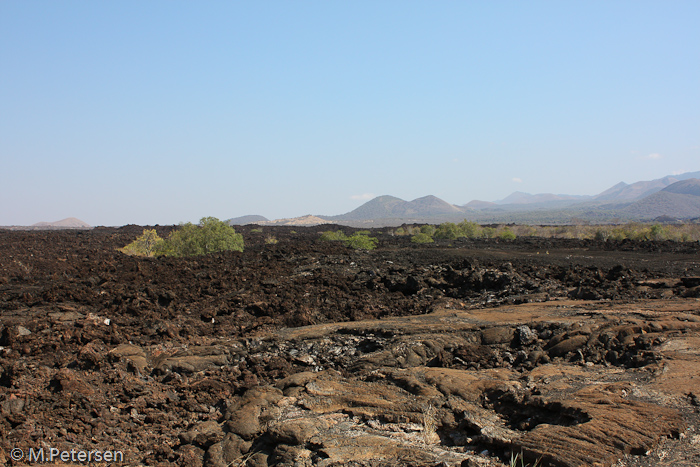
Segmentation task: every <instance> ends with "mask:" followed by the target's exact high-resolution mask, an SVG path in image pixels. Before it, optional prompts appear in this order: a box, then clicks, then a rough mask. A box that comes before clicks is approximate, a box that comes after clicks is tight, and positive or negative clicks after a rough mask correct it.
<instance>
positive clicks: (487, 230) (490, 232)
mask: <svg viewBox="0 0 700 467" xmlns="http://www.w3.org/2000/svg"><path fill="white" fill-rule="evenodd" d="M481 236H482V237H484V238H493V237H495V236H496V229H494V228H493V227H484V228H483V229H481Z"/></svg>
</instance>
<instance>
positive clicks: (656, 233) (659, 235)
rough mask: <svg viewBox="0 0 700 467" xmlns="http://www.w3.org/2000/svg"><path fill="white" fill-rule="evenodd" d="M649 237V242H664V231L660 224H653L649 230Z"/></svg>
mask: <svg viewBox="0 0 700 467" xmlns="http://www.w3.org/2000/svg"><path fill="white" fill-rule="evenodd" d="M649 237H650V239H651V240H664V239H665V238H666V230H665V229H664V228H663V227H662V226H661V224H654V225H652V226H651V228H650V229H649Z"/></svg>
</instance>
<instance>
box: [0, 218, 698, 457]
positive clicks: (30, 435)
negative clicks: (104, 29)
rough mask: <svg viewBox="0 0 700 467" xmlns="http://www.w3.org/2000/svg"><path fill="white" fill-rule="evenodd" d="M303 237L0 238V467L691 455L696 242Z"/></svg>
mask: <svg viewBox="0 0 700 467" xmlns="http://www.w3.org/2000/svg"><path fill="white" fill-rule="evenodd" d="M169 229H170V228H167V227H158V230H159V233H160V234H161V236H164V235H166V234H167V232H168V231H169ZM295 229H296V230H293V229H292V228H286V227H264V228H263V232H256V231H255V230H253V226H249V227H242V228H239V229H238V230H239V231H241V232H242V233H243V234H244V236H245V239H246V251H245V252H243V253H224V254H215V255H210V256H207V257H197V258H186V259H178V258H157V259H154V258H135V257H129V256H125V255H123V254H122V253H120V252H118V251H117V248H119V247H122V246H124V245H126V244H127V243H129V242H130V241H132V240H133V239H134V238H136V237H137V236H138V235H139V234H140V233H141V231H142V228H141V227H137V226H127V227H123V228H120V229H107V228H98V229H93V230H90V231H43V232H38V231H33V232H21V231H2V230H0V365H1V369H0V465H1V464H6V465H26V464H28V463H31V462H28V461H27V458H26V456H25V458H23V459H22V460H19V461H17V460H14V459H13V454H16V451H12V450H13V449H14V448H20V449H22V450H23V453H28V452H29V449H30V448H33V449H35V450H36V449H39V448H41V447H44V448H45V449H46V450H47V452H48V450H49V449H51V448H55V449H60V450H67V451H70V450H71V449H74V450H84V451H90V450H93V451H94V450H101V451H105V450H118V451H121V452H122V453H123V456H124V459H123V462H121V463H120V464H123V465H134V466H136V465H149V466H150V465H179V466H202V465H204V466H272V465H279V466H293V465H298V466H312V465H314V466H315V465H318V466H336V465H337V466H340V465H350V466H353V465H354V466H384V465H386V466H389V465H411V466H438V465H447V466H501V465H508V464H509V460H510V458H511V456H514V455H519V456H523V457H524V458H525V461H526V463H527V465H533V464H535V463H537V465H540V466H589V465H601V466H613V465H614V466H664V465H668V466H671V465H673V466H696V465H699V464H700V413H699V412H700V407H699V406H700V301H699V298H700V245H699V244H698V243H690V244H677V243H671V242H646V243H635V242H623V243H612V242H611V243H598V242H593V241H579V240H553V239H547V240H542V239H536V238H521V239H518V240H516V241H515V242H499V241H498V240H479V241H468V240H459V241H452V242H446V241H443V242H438V243H436V244H430V245H421V246H418V245H413V244H411V243H410V241H409V239H408V238H407V237H392V236H389V235H386V234H382V233H381V232H379V231H377V232H376V233H374V234H375V235H377V236H378V237H379V239H380V244H379V248H378V249H377V250H374V251H372V252H361V251H353V250H349V249H347V248H346V247H344V246H343V245H341V244H337V243H324V242H320V241H319V240H318V237H319V233H320V232H321V231H322V230H325V228H324V227H307V228H303V227H296V228H295ZM346 230H348V231H349V230H350V229H346ZM271 236H274V237H275V239H276V240H278V242H277V243H276V244H268V243H266V239H267V240H268V241H269V239H270V237H271ZM76 464H79V463H76ZM518 465H521V464H520V463H518Z"/></svg>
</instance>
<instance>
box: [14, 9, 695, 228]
mask: <svg viewBox="0 0 700 467" xmlns="http://www.w3.org/2000/svg"><path fill="white" fill-rule="evenodd" d="M698 18H700V2H697V1H696V0H692V1H680V0H678V1H673V2H660V1H654V2H646V1H613V2H610V1H585V2H583V1H581V2H570V1H558V0H557V1H554V0H552V1H533V2H521V1H497V2H491V1H488V2H487V1H459V2H457V1H440V2H429V1H420V2H418V1H406V0H401V1H380V2H377V1H352V2H349V1H347V2H341V1H333V2H327V1H324V2H322V1H284V2H283V1H274V2H272V1H271V2H263V1H260V2H233V1H225V2H223V1H222V2H217V1H208V2H185V1H147V2H142V1H138V2H136V1H118V2H117V1H105V2H88V1H67V0H62V1H60V2H48V1H32V0H29V1H18V0H15V1H3V2H0V63H1V64H2V66H1V68H2V69H1V71H0V163H1V166H2V169H1V170H0V205H1V206H2V207H1V208H0V225H12V224H16V225H23V224H33V223H35V222H39V221H55V220H59V219H62V218H65V217H78V218H80V219H82V220H84V221H86V222H88V223H89V224H91V225H123V224H128V223H135V224H156V223H159V224H174V223H178V222H181V221H197V220H198V219H199V218H201V217H203V216H216V217H219V218H221V219H227V218H231V217H237V216H241V215H245V214H260V215H263V216H266V217H268V218H282V217H295V216H300V215H304V214H329V215H332V214H342V213H345V212H347V211H350V210H352V209H354V208H356V207H357V206H359V205H361V204H362V203H363V202H365V201H367V200H368V199H370V198H371V197H373V196H375V195H383V194H390V195H394V196H397V197H400V198H403V199H406V200H411V199H414V198H417V197H420V196H425V195H429V194H432V195H435V196H438V197H440V198H442V199H444V200H446V201H448V202H451V203H454V204H464V203H467V202H468V201H470V200H472V199H482V200H489V201H492V200H497V199H502V198H504V197H506V196H507V195H509V194H510V193H512V192H513V191H525V192H530V193H540V192H553V193H565V194H576V195H584V194H596V193H599V192H601V191H603V190H605V189H607V188H609V187H610V186H612V185H614V184H616V183H618V182H620V181H625V182H628V183H631V182H635V181H638V180H649V179H654V178H659V177H662V176H665V175H668V174H673V173H681V172H686V171H696V170H700V28H698V27H697V19H698Z"/></svg>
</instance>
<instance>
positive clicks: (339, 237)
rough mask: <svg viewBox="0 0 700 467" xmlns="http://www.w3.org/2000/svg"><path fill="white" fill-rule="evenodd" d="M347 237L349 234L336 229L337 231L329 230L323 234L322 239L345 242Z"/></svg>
mask: <svg viewBox="0 0 700 467" xmlns="http://www.w3.org/2000/svg"><path fill="white" fill-rule="evenodd" d="M347 238H348V236H347V235H345V232H343V231H342V230H336V231H335V232H333V231H332V230H327V231H325V232H323V233H322V234H321V240H323V241H324V242H343V241H345V240H346V239H347Z"/></svg>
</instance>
